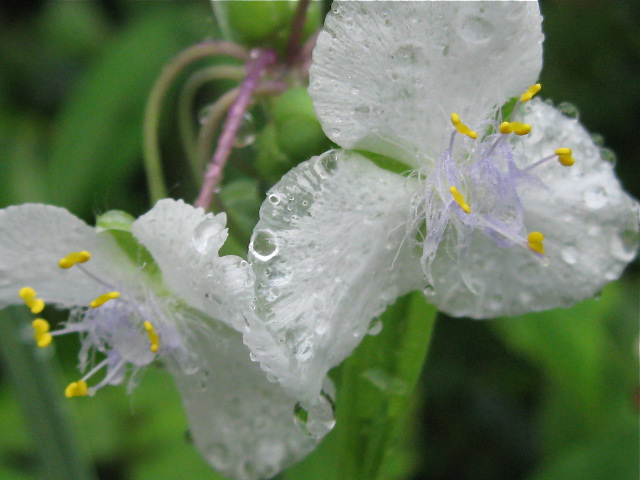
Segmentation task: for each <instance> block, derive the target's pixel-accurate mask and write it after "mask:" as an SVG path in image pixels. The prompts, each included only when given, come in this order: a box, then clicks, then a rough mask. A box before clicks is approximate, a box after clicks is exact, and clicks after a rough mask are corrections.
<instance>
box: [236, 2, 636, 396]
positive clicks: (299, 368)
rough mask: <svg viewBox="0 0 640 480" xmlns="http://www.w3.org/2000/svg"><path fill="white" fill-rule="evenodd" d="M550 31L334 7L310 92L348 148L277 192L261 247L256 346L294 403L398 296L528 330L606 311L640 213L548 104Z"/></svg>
mask: <svg viewBox="0 0 640 480" xmlns="http://www.w3.org/2000/svg"><path fill="white" fill-rule="evenodd" d="M541 21H542V18H541V16H540V13H539V8H538V5H537V3H536V2H532V1H522V2H515V1H514V2H506V1H494V2H453V1H449V2H445V1H442V2H439V1H420V2H389V1H386V2H375V1H372V2H349V1H346V2H335V3H334V5H333V9H332V11H331V12H330V13H329V15H328V16H327V19H326V22H325V27H324V30H323V31H322V32H321V34H320V36H319V38H318V42H317V46H316V48H315V50H314V54H313V58H314V64H313V66H312V69H311V81H310V88H309V91H310V94H311V96H312V98H313V100H314V104H315V108H316V111H317V113H318V116H319V119H320V121H321V124H322V126H323V129H324V131H325V133H326V134H327V135H328V136H329V138H330V139H331V140H333V141H334V142H335V143H337V144H338V145H339V146H341V147H343V148H344V149H343V150H335V151H330V152H327V153H325V154H323V155H321V156H319V157H316V158H313V159H311V160H309V161H307V162H305V163H303V164H301V165H299V166H298V167H297V168H295V169H294V170H292V171H290V172H289V173H288V174H286V175H285V176H284V177H283V178H282V180H281V181H280V182H279V183H278V184H276V185H275V186H274V187H273V189H272V190H271V191H270V192H268V194H267V199H266V201H265V202H264V204H263V206H262V208H261V211H260V221H259V223H258V224H257V226H256V228H255V231H254V233H253V238H252V242H251V245H250V258H249V259H250V261H251V262H252V266H253V269H254V272H255V273H256V276H257V280H256V285H257V286H258V287H257V290H258V293H257V298H258V300H257V303H256V310H257V311H258V313H259V316H260V318H261V319H262V321H261V322H258V323H256V324H254V325H251V328H250V331H251V334H252V335H251V336H249V335H247V334H245V342H246V343H247V345H249V346H250V348H251V349H252V351H253V352H254V355H255V357H256V358H257V359H258V360H259V361H260V362H261V363H262V367H263V369H265V370H266V371H267V372H269V373H270V374H272V375H274V376H275V377H277V378H278V379H279V380H280V382H281V383H282V384H283V385H285V386H286V387H287V388H288V389H289V390H290V391H292V392H295V394H296V395H299V396H303V395H305V394H306V395H308V398H309V400H311V398H312V397H313V396H314V395H315V394H316V392H317V391H318V390H319V389H320V385H321V381H322V378H323V376H324V375H325V373H326V372H327V370H328V369H329V368H331V367H333V366H335V365H337V364H338V363H339V362H340V361H342V360H343V359H344V358H345V357H346V356H347V355H349V353H350V352H351V351H352V350H353V348H355V346H356V345H357V344H358V343H359V342H360V340H361V339H362V337H363V336H364V335H365V334H367V332H368V330H369V329H370V328H371V321H372V319H374V318H375V317H376V316H377V315H379V314H380V313H381V312H382V311H383V310H384V308H385V307H386V306H387V305H389V304H391V303H393V302H394V301H395V299H396V298H397V297H398V296H399V295H403V294H405V293H407V292H410V291H412V290H417V289H420V290H423V291H424V293H425V295H426V296H427V297H428V299H429V300H430V301H431V302H433V303H434V304H435V305H437V306H438V307H439V308H440V309H441V310H443V311H445V312H447V313H449V314H451V315H455V316H470V317H475V318H487V317H495V316H499V315H516V314H519V313H523V312H528V311H535V310H543V309H549V308H554V307H560V306H564V307H566V306H569V305H571V304H573V303H574V302H576V301H578V300H580V299H583V298H587V297H590V296H593V295H595V294H596V293H597V292H598V291H599V290H600V289H601V288H602V286H603V285H604V284H605V283H607V282H609V281H612V280H614V279H616V278H617V277H618V276H619V275H620V273H621V272H622V270H623V268H624V267H625V265H626V264H627V263H628V262H629V261H630V260H631V259H632V258H633V256H634V255H635V251H636V248H637V231H638V210H637V203H636V202H635V200H633V199H632V198H630V197H629V196H628V195H627V194H626V193H624V192H623V190H622V189H621V187H620V184H619V182H618V181H617V179H616V177H615V175H614V173H613V170H612V166H611V165H610V164H609V163H607V162H606V161H605V160H603V158H601V156H600V153H599V149H598V148H597V146H596V145H595V144H594V143H593V141H592V140H591V137H590V135H589V134H588V132H587V131H586V130H585V129H584V128H583V127H582V126H581V125H580V124H579V123H578V122H577V120H576V119H574V118H568V117H566V116H563V115H562V113H561V112H559V111H558V110H556V109H554V108H553V107H552V106H550V105H549V104H547V103H545V102H543V101H540V100H539V99H538V98H534V96H535V95H536V94H537V93H538V92H539V90H540V86H539V85H538V84H537V83H536V80H537V78H538V74H539V71H540V68H541V64H542V41H543V35H542V32H541ZM514 98H515V99H516V101H515V102H516V104H515V105H513V103H511V104H510V105H509V107H510V108H508V109H507V108H506V107H505V108H504V109H501V107H502V106H503V105H506V104H507V102H508V101H509V100H510V99H514ZM507 110H512V111H511V113H509V112H508V111H507ZM362 152H368V153H367V155H368V157H365V156H363V155H362V154H361V153H362ZM371 159H373V160H375V162H374V161H372V160H371ZM381 166H383V167H385V168H381ZM265 346H267V347H265ZM282 359H290V360H289V361H288V362H287V361H283V360H282Z"/></svg>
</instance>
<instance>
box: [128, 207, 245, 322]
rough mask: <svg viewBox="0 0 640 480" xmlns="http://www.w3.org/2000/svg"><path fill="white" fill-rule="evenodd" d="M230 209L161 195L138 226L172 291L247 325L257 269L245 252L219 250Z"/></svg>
mask: <svg viewBox="0 0 640 480" xmlns="http://www.w3.org/2000/svg"><path fill="white" fill-rule="evenodd" d="M225 223H226V215H225V214H224V213H220V214H218V215H213V214H211V213H207V214H205V213H204V210H203V209H201V208H194V207H192V206H191V205H187V204H186V203H184V202H183V201H181V200H178V201H176V200H172V199H165V200H160V201H159V202H158V203H156V205H155V206H154V207H153V208H152V209H151V210H150V211H149V212H147V213H146V214H144V215H143V216H141V217H140V218H139V219H138V220H136V221H135V222H134V224H133V226H132V232H133V234H134V235H135V236H136V238H137V239H138V241H139V242H140V243H142V244H143V245H144V246H145V247H147V249H148V250H149V252H150V253H151V255H152V256H153V258H154V260H155V261H156V263H157V264H158V266H159V267H160V270H161V271H162V276H163V279H164V282H165V284H166V285H167V286H168V287H169V288H170V289H171V291H172V292H173V293H174V294H176V295H177V296H178V297H180V298H181V299H182V300H184V301H185V302H187V303H188V304H189V306H191V307H192V308H196V309H198V310H200V311H201V312H203V313H205V314H207V315H208V316H210V317H214V318H216V319H218V320H221V321H223V322H225V323H227V324H229V325H231V326H233V327H234V328H235V329H236V330H240V329H242V326H243V325H244V320H243V319H242V314H241V310H242V309H243V308H244V307H247V308H248V306H249V303H250V301H251V299H252V298H253V274H252V273H251V269H250V268H248V265H247V262H245V261H243V260H242V259H241V258H240V257H236V256H233V255H228V256H225V257H220V256H218V250H219V249H220V247H221V246H222V244H223V243H224V242H225V240H226V239H227V229H226V228H225Z"/></svg>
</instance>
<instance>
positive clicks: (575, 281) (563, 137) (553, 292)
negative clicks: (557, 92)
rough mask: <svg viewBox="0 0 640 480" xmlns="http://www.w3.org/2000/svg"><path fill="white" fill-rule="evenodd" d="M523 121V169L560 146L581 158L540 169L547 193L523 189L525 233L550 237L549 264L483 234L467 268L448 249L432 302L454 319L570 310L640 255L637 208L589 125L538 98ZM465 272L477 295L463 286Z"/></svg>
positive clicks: (438, 266)
mask: <svg viewBox="0 0 640 480" xmlns="http://www.w3.org/2000/svg"><path fill="white" fill-rule="evenodd" d="M520 118H521V121H523V122H526V123H529V124H531V126H532V133H531V135H530V138H526V137H525V138H524V140H522V141H521V142H518V145H517V147H516V151H515V155H514V157H515V158H518V159H520V161H521V162H522V163H521V164H520V167H525V166H526V165H530V164H532V163H534V162H535V161H536V160H538V159H541V158H544V157H546V156H548V155H550V154H551V155H552V154H553V152H554V151H555V149H556V148H559V147H568V148H571V149H572V150H573V156H574V158H575V159H576V163H575V165H574V166H572V167H571V168H565V167H562V166H560V165H559V164H558V162H556V161H551V162H547V163H546V164H544V165H542V166H540V167H538V168H536V169H535V170H534V171H533V173H535V174H536V175H538V176H539V177H540V178H541V180H542V181H543V182H544V183H545V184H546V185H547V187H548V188H547V189H541V188H536V187H535V186H533V185H532V186H530V188H526V187H524V188H523V190H522V192H521V198H522V201H523V206H524V209H525V224H526V226H527V230H528V231H530V232H531V231H540V232H542V233H543V234H544V235H545V241H544V245H545V250H546V257H547V259H548V261H549V265H548V266H545V265H544V264H543V263H541V262H540V261H539V260H537V259H536V257H535V256H534V255H533V254H532V253H531V252H529V251H528V250H527V249H526V248H519V247H512V248H506V249H503V248H499V247H497V246H496V245H495V244H494V243H493V242H492V241H491V240H489V239H488V238H487V237H486V236H485V235H482V234H480V233H477V234H476V235H475V237H474V240H473V244H472V246H471V249H470V252H469V258H468V259H467V262H466V264H465V265H464V266H456V265H452V262H451V261H450V259H448V257H447V256H446V254H445V253H444V251H443V252H442V253H441V254H439V256H438V257H437V258H436V261H435V263H434V266H433V269H434V270H433V274H434V277H436V285H435V287H436V292H437V294H436V295H435V296H434V297H431V298H430V301H432V302H433V303H435V304H436V305H437V306H438V307H439V308H440V309H441V310H443V311H445V312H447V313H449V314H452V315H455V316H469V317H474V318H492V317H497V316H502V315H519V314H522V313H526V312H530V311H538V310H547V309H550V308H556V307H569V306H571V305H573V304H574V303H576V302H577V301H580V300H582V299H585V298H590V297H593V296H595V295H596V294H597V293H598V292H599V291H600V290H601V289H602V288H603V287H604V285H606V284H607V283H609V282H611V281H613V280H615V279H617V278H618V277H619V276H620V275H621V274H622V271H623V270H624V268H625V267H626V265H627V264H628V263H629V262H630V261H631V260H632V259H633V258H634V256H635V254H636V252H637V247H638V229H639V226H638V223H639V219H638V203H637V201H636V200H634V199H633V198H631V197H630V196H629V195H628V194H626V193H625V192H624V191H623V190H622V187H621V185H620V183H619V181H618V179H617V178H616V176H615V173H614V171H613V167H612V165H611V164H610V163H608V162H606V161H604V160H603V159H602V158H601V156H600V152H599V148H598V147H597V146H596V145H595V144H594V143H593V141H592V139H591V136H590V135H589V133H588V132H587V131H586V130H585V129H584V127H583V126H582V125H580V123H579V122H578V121H577V120H576V119H573V118H568V117H565V116H563V115H562V114H561V113H560V112H559V111H558V110H556V109H555V108H553V107H551V106H550V105H547V104H545V103H544V102H542V101H539V100H535V99H534V100H533V101H531V102H529V103H527V104H526V105H525V108H524V109H523V111H522V113H521V115H520ZM460 268H465V269H466V272H467V274H468V276H469V278H470V281H471V282H472V284H473V285H474V287H475V288H476V289H477V291H478V293H479V295H474V294H473V293H471V292H469V290H468V289H466V288H465V287H464V285H463V283H462V280H461V276H460Z"/></svg>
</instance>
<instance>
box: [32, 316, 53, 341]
mask: <svg viewBox="0 0 640 480" xmlns="http://www.w3.org/2000/svg"><path fill="white" fill-rule="evenodd" d="M31 326H32V327H33V338H35V340H36V343H37V344H38V346H39V347H40V348H44V347H47V346H49V345H50V344H51V340H53V337H52V336H51V334H50V333H49V329H50V328H51V326H50V325H49V322H47V321H46V320H45V319H44V318H36V319H35V320H34V321H33V322H31Z"/></svg>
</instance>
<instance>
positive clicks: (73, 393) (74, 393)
mask: <svg viewBox="0 0 640 480" xmlns="http://www.w3.org/2000/svg"><path fill="white" fill-rule="evenodd" d="M86 395H87V382H85V381H84V380H78V381H77V382H72V383H70V384H69V385H68V386H67V388H66V389H65V391H64V396H65V397H67V398H72V397H85V396H86Z"/></svg>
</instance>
